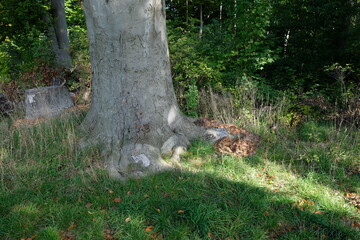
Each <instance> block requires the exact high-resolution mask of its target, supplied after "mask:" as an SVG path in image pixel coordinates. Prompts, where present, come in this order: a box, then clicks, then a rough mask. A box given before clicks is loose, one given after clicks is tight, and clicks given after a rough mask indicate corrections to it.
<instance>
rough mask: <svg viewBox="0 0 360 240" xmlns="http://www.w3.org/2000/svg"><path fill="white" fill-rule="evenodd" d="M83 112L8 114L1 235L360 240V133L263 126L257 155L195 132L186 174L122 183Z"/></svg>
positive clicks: (0, 174) (324, 126)
mask: <svg viewBox="0 0 360 240" xmlns="http://www.w3.org/2000/svg"><path fill="white" fill-rule="evenodd" d="M81 120H82V116H76V115H73V116H69V117H64V118H61V119H56V120H52V121H50V122H48V123H42V124H40V125H37V126H35V127H29V128H26V127H22V128H18V129H14V128H12V127H11V121H10V120H8V119H4V120H2V121H1V124H0V128H1V139H0V140H1V141H0V180H1V182H0V239H3V240H13V239H14V240H15V239H16V240H18V239H22V238H25V239H26V238H30V239H34V240H39V239H42V240H56V239H68V240H69V239H77V240H80V239H84V240H96V239H129V240H130V239H131V240H133V239H135V240H136V239H170V240H173V239H191V240H192V239H352V240H355V239H360V233H359V229H358V228H356V226H358V224H359V222H360V216H359V210H357V209H356V208H355V207H354V206H353V205H351V204H350V203H348V202H347V201H346V200H345V198H344V195H345V194H346V193H347V192H358V193H359V190H360V187H359V182H360V181H359V180H360V179H359V175H358V174H351V173H352V171H351V170H352V169H355V168H356V167H358V165H359V164H360V163H359V156H360V145H359V135H360V131H359V130H356V129H346V128H342V129H336V128H334V127H333V126H332V125H331V124H328V123H316V122H306V123H304V124H303V125H302V126H299V127H298V128H294V129H286V128H280V129H278V130H277V132H271V131H269V130H268V128H266V127H265V126H262V125H259V126H257V128H256V129H253V130H254V131H257V132H258V133H259V134H260V135H261V138H262V146H261V147H260V149H259V150H258V151H257V154H256V155H254V156H251V157H247V158H235V157H232V156H227V155H221V154H217V153H216V152H215V151H214V150H213V147H212V146H211V145H209V144H207V143H204V142H201V141H195V142H193V144H192V146H191V147H190V149H189V152H188V153H187V154H186V155H185V156H184V157H183V159H182V165H183V170H182V171H178V172H165V173H161V174H158V175H155V176H150V177H146V178H143V179H140V180H129V181H128V182H127V183H126V184H120V183H119V182H117V181H114V180H111V179H109V178H108V176H107V174H106V172H105V171H104V170H103V169H102V161H101V158H100V154H99V152H98V150H97V149H90V150H88V151H85V152H79V151H77V150H76V148H74V143H75V142H76V140H77V134H76V129H77V128H78V124H79V122H80V121H81ZM8 121H9V122H8ZM249 127H251V126H249ZM119 199H120V201H119Z"/></svg>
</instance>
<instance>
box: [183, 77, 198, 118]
mask: <svg viewBox="0 0 360 240" xmlns="http://www.w3.org/2000/svg"><path fill="white" fill-rule="evenodd" d="M185 97H186V114H187V115H188V116H189V117H194V118H196V117H198V107H199V91H198V89H197V86H196V85H195V84H193V85H190V86H189V89H188V90H187V92H186V93H185Z"/></svg>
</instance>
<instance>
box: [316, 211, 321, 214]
mask: <svg viewBox="0 0 360 240" xmlns="http://www.w3.org/2000/svg"><path fill="white" fill-rule="evenodd" d="M314 213H315V214H323V212H320V211H316V212H314Z"/></svg>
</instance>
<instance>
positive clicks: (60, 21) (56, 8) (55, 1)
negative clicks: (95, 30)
mask: <svg viewBox="0 0 360 240" xmlns="http://www.w3.org/2000/svg"><path fill="white" fill-rule="evenodd" d="M64 1H65V0H51V9H52V15H53V18H54V28H53V29H49V34H50V38H51V41H52V47H53V51H54V52H55V58H56V63H57V64H58V65H59V66H62V67H65V68H68V69H69V68H71V56H70V40H69V35H68V28H67V22H66V15H65V2H64Z"/></svg>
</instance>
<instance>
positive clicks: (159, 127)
mask: <svg viewBox="0 0 360 240" xmlns="http://www.w3.org/2000/svg"><path fill="white" fill-rule="evenodd" d="M83 6H84V11H85V15H86V22H87V28H88V37H89V41H90V54H91V64H92V75H93V84H92V87H93V95H92V104H91V107H90V110H89V112H88V114H87V117H86V119H85V121H84V126H85V128H86V129H87V130H88V133H89V134H88V136H87V137H86V138H84V139H83V141H82V146H87V145H89V144H91V145H92V144H100V146H102V149H103V154H104V157H105V165H106V167H107V169H108V170H109V172H110V175H111V176H112V177H115V178H119V179H127V178H129V177H141V176H144V175H147V174H149V173H154V172H158V171H162V170H165V169H169V168H171V167H172V166H171V164H169V163H168V162H165V161H164V160H163V159H162V155H163V154H167V153H175V155H174V157H175V159H176V157H177V155H178V154H179V153H180V152H181V151H182V150H184V148H186V146H187V145H188V144H189V140H191V139H194V138H196V137H198V136H200V135H201V134H202V130H201V129H200V128H198V127H196V126H195V125H194V124H193V123H192V122H191V121H190V120H189V119H188V118H186V117H185V116H183V115H182V114H181V113H180V110H179V107H178V105H177V103H176V98H175V94H174V90H173V85H172V79H171V73H170V61H169V51H168V45H167V37H166V27H165V8H164V6H163V1H162V0H121V1H115V0H101V1H100V0H85V1H84V3H83Z"/></svg>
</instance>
